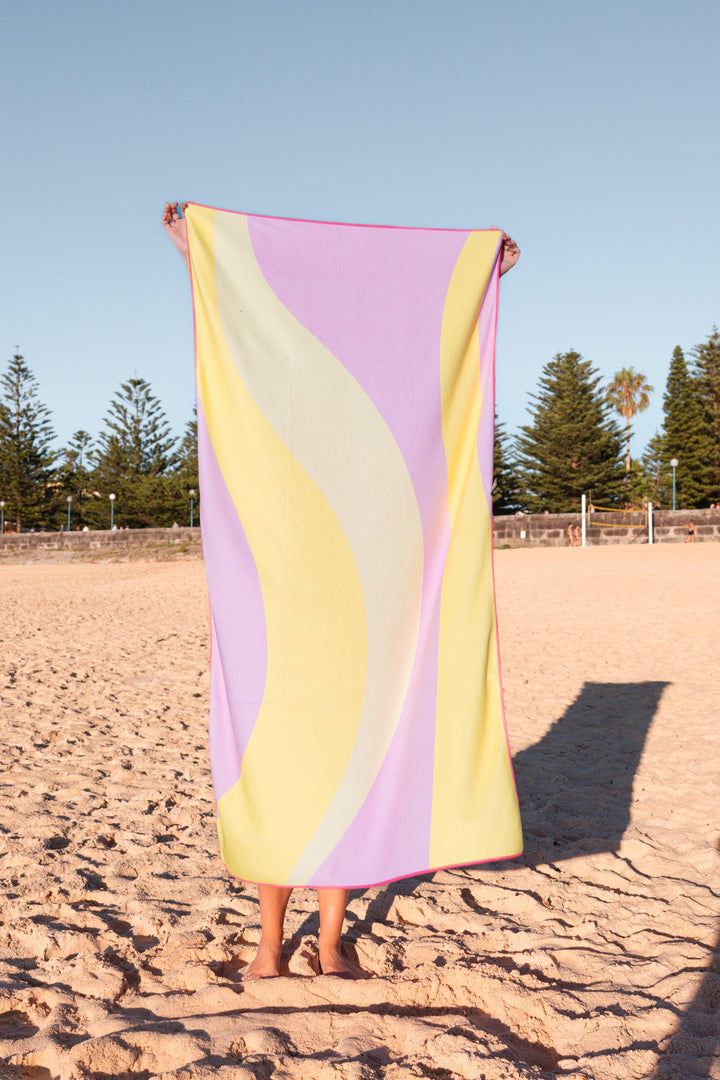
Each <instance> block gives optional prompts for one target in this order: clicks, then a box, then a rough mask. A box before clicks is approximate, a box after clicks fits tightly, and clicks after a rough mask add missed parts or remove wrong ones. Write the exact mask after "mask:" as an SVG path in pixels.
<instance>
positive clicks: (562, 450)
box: [517, 352, 623, 513]
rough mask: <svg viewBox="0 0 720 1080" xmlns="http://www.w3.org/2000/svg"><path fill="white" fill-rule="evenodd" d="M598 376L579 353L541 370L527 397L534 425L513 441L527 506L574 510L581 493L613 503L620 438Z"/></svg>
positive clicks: (561, 355) (620, 473)
mask: <svg viewBox="0 0 720 1080" xmlns="http://www.w3.org/2000/svg"><path fill="white" fill-rule="evenodd" d="M601 384H602V379H601V377H600V375H599V373H598V372H597V371H596V370H595V369H594V368H593V367H592V366H591V364H590V363H589V361H587V360H583V358H582V357H581V356H580V354H579V353H576V352H567V353H558V354H557V355H556V356H555V357H554V358H553V359H552V360H551V361H550V362H549V363H547V364H546V365H545V367H544V368H543V372H542V375H541V378H540V388H539V392H538V393H537V394H532V395H530V397H531V401H532V402H533V404H532V405H531V406H530V408H529V410H528V411H529V412H530V415H531V417H532V423H531V424H529V425H527V426H525V427H522V428H521V434H520V435H519V436H518V439H517V445H518V450H519V461H520V478H521V482H522V484H523V487H524V495H525V501H526V504H527V507H528V509H529V510H531V511H534V512H537V511H543V510H548V511H549V512H550V513H562V512H567V511H571V510H577V509H578V507H579V506H580V498H581V495H582V494H583V492H586V493H588V494H592V498H593V501H594V502H595V503H597V504H600V505H602V504H605V505H612V504H613V503H617V502H618V500H619V498H620V495H621V492H622V480H623V463H622V437H621V434H620V430H619V428H618V426H617V424H616V422H615V420H614V419H613V418H612V415H611V411H610V406H609V404H608V402H607V400H606V397H605V392H604V390H603V388H602V386H601Z"/></svg>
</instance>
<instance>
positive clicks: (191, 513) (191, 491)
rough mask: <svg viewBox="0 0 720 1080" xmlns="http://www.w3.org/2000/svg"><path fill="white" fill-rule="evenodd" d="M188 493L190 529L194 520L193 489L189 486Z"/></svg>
mask: <svg viewBox="0 0 720 1080" xmlns="http://www.w3.org/2000/svg"><path fill="white" fill-rule="evenodd" d="M188 495H189V496H190V528H191V529H192V527H193V522H194V521H195V489H194V488H190V490H189V491H188Z"/></svg>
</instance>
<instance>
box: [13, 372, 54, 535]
mask: <svg viewBox="0 0 720 1080" xmlns="http://www.w3.org/2000/svg"><path fill="white" fill-rule="evenodd" d="M0 388H1V389H0V492H2V498H3V499H4V501H5V520H6V522H7V521H11V522H13V523H14V525H15V529H16V530H17V532H20V531H21V529H23V528H32V527H35V526H38V525H48V524H49V514H50V511H51V508H52V503H53V499H54V497H55V493H54V490H53V480H54V469H53V464H54V462H55V457H56V455H55V452H54V451H53V450H52V448H51V444H52V441H53V436H54V432H53V429H52V424H51V422H50V410H49V409H48V408H46V406H45V405H43V404H42V403H41V402H40V401H39V399H38V385H37V380H36V378H35V376H34V375H33V373H32V372H31V370H30V368H29V367H28V366H27V364H26V363H25V360H24V358H23V357H22V356H21V355H20V353H16V354H15V355H14V356H13V358H12V360H10V362H9V363H8V367H7V371H6V372H5V374H4V375H3V376H2V379H0Z"/></svg>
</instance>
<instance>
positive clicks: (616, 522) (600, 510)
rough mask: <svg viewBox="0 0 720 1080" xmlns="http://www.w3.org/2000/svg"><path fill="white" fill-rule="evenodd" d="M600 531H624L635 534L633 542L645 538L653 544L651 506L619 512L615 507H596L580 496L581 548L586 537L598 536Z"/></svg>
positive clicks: (595, 504)
mask: <svg viewBox="0 0 720 1080" xmlns="http://www.w3.org/2000/svg"><path fill="white" fill-rule="evenodd" d="M600 529H626V530H628V531H632V532H634V533H635V536H634V537H633V540H639V539H641V538H642V537H644V536H647V538H648V543H649V544H652V543H653V506H652V503H650V502H649V503H646V505H645V506H644V507H643V508H642V510H624V509H623V510H621V509H619V508H618V507H616V506H598V505H597V503H593V502H592V501H591V500H589V499H588V498H587V496H585V495H583V496H582V546H583V547H585V541H586V537H587V536H590V537H591V536H592V535H593V532H594V533H595V535H596V536H597V535H599V530H600Z"/></svg>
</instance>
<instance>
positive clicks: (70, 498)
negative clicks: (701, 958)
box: [67, 495, 72, 532]
mask: <svg viewBox="0 0 720 1080" xmlns="http://www.w3.org/2000/svg"><path fill="white" fill-rule="evenodd" d="M71 502H72V495H68V497H67V504H68V528H67V531H68V532H70V503H71Z"/></svg>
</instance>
